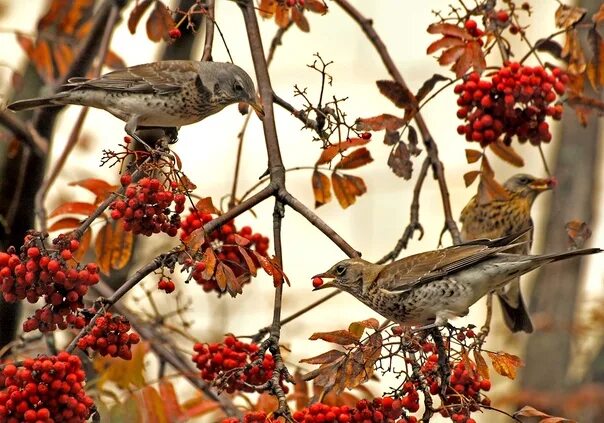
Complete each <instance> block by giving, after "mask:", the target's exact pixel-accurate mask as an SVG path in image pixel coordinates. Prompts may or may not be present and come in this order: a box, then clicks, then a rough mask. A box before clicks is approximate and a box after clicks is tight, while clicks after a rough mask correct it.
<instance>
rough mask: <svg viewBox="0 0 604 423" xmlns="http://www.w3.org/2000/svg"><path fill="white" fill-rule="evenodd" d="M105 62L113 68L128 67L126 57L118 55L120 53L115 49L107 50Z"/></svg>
mask: <svg viewBox="0 0 604 423" xmlns="http://www.w3.org/2000/svg"><path fill="white" fill-rule="evenodd" d="M103 64H104V65H105V66H107V67H108V68H111V69H124V68H125V67H126V62H124V59H122V58H121V57H120V56H118V54H117V53H116V52H115V51H113V50H109V51H107V55H106V56H105V61H104V62H103Z"/></svg>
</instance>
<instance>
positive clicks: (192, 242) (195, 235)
mask: <svg viewBox="0 0 604 423" xmlns="http://www.w3.org/2000/svg"><path fill="white" fill-rule="evenodd" d="M183 242H184V244H185V245H186V246H187V248H188V249H189V250H190V251H197V250H199V248H201V246H202V245H203V243H204V242H206V233H205V231H204V230H203V226H202V227H201V228H197V229H195V230H194V231H193V232H191V233H190V234H189V236H188V237H186V238H185V239H183Z"/></svg>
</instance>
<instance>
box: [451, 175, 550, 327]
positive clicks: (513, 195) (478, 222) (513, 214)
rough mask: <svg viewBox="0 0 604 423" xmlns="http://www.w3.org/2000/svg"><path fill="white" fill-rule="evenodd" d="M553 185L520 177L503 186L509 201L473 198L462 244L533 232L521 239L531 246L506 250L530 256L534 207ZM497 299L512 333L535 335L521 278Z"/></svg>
mask: <svg viewBox="0 0 604 423" xmlns="http://www.w3.org/2000/svg"><path fill="white" fill-rule="evenodd" d="M554 185H555V180H554V179H550V178H547V179H539V178H536V177H535V176H531V175H526V174H518V175H514V176H512V177H511V178H510V179H508V180H507V181H506V182H505V183H504V184H503V187H504V189H505V190H506V192H507V194H508V199H506V200H493V201H491V202H489V203H486V204H480V203H479V201H478V198H477V197H476V196H474V197H473V198H472V199H471V200H470V202H469V203H468V204H467V205H466V206H465V207H464V209H463V210H462V212H461V218H460V221H461V223H462V224H463V226H462V228H461V238H462V241H471V240H473V239H479V238H489V239H493V238H499V237H503V236H506V235H512V234H515V233H518V232H520V231H521V230H523V229H525V228H530V229H531V230H530V231H528V232H527V234H526V235H525V236H524V238H523V239H522V240H523V241H528V242H525V243H522V244H520V245H518V246H517V247H515V248H511V249H509V250H507V252H508V253H515V254H529V252H530V249H531V242H532V238H533V231H532V228H533V220H532V219H531V206H532V205H533V202H534V201H535V198H537V196H538V195H539V194H540V193H542V192H544V191H547V190H549V189H552V188H553V187H554ZM497 297H498V298H499V300H500V303H501V310H502V311H503V319H504V321H505V324H506V325H507V326H508V327H509V328H510V330H511V331H512V332H519V331H524V332H527V333H530V332H532V331H533V324H532V322H531V318H530V316H529V314H528V311H527V308H526V304H525V303H524V299H523V298H522V291H521V290H520V280H519V278H515V279H513V280H512V281H510V283H508V284H507V285H506V286H504V287H502V288H500V289H499V290H498V291H497Z"/></svg>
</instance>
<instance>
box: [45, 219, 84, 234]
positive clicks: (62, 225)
mask: <svg viewBox="0 0 604 423" xmlns="http://www.w3.org/2000/svg"><path fill="white" fill-rule="evenodd" d="M81 223H82V221H81V220H80V219H76V218H75V217H63V218H61V219H59V220H57V221H56V222H54V223H53V224H52V225H50V227H49V228H48V232H55V231H60V230H63V229H76V228H77V227H78V226H80V224H81Z"/></svg>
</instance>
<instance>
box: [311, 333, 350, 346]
mask: <svg viewBox="0 0 604 423" xmlns="http://www.w3.org/2000/svg"><path fill="white" fill-rule="evenodd" d="M309 339H310V340H311V341H315V340H317V339H321V340H323V341H327V342H333V343H334V344H339V345H352V344H356V343H357V342H358V341H359V337H357V336H356V335H355V334H352V333H350V332H349V331H347V330H343V329H340V330H334V331H332V332H315V333H313V334H312V335H311V336H310V338H309Z"/></svg>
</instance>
